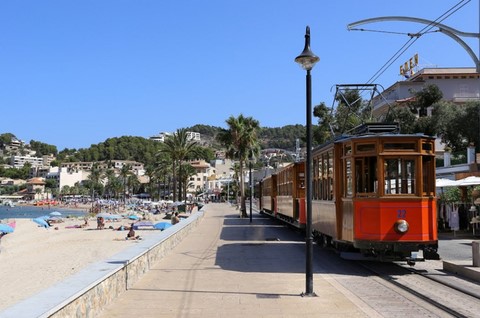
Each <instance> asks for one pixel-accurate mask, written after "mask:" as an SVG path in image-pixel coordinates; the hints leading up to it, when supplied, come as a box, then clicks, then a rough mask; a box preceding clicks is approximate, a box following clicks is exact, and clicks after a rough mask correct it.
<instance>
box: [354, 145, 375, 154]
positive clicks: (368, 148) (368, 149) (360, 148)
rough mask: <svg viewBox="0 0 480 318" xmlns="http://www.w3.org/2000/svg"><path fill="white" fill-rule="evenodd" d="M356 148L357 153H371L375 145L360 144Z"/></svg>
mask: <svg viewBox="0 0 480 318" xmlns="http://www.w3.org/2000/svg"><path fill="white" fill-rule="evenodd" d="M356 148H357V152H371V151H375V144H363V145H362V144H360V145H357V147H356Z"/></svg>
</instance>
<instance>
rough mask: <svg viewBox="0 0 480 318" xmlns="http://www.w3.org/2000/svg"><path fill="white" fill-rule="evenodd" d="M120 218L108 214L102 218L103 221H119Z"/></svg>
mask: <svg viewBox="0 0 480 318" xmlns="http://www.w3.org/2000/svg"><path fill="white" fill-rule="evenodd" d="M121 218H122V216H121V215H118V214H109V215H107V216H105V217H104V219H105V220H118V219H121Z"/></svg>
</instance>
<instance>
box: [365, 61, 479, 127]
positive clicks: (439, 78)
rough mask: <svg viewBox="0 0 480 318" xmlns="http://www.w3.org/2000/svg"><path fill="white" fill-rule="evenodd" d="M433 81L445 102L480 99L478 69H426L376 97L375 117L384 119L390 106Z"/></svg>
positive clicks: (373, 104)
mask: <svg viewBox="0 0 480 318" xmlns="http://www.w3.org/2000/svg"><path fill="white" fill-rule="evenodd" d="M430 84H434V85H436V86H437V87H438V88H439V89H440V91H441V92H442V93H443V100H445V101H449V102H453V103H457V104H461V103H465V102H468V101H476V100H480V74H479V73H477V72H476V70H475V68H424V69H421V70H420V71H418V72H417V73H415V74H413V75H412V76H411V77H410V78H408V79H406V80H404V81H399V82H396V83H395V84H393V85H392V86H390V87H389V88H387V89H386V90H385V91H383V92H382V94H381V95H377V96H375V97H374V98H373V99H372V107H373V116H374V117H375V118H380V119H382V118H384V116H385V115H386V114H387V112H388V110H389V107H390V106H394V105H395V104H397V103H399V102H402V101H408V99H409V98H411V97H412V96H413V95H414V93H415V92H419V91H421V90H422V89H423V88H424V86H425V85H430Z"/></svg>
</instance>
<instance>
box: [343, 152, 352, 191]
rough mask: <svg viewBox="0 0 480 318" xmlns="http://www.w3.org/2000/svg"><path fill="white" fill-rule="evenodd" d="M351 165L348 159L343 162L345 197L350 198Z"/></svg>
mask: <svg viewBox="0 0 480 318" xmlns="http://www.w3.org/2000/svg"><path fill="white" fill-rule="evenodd" d="M352 187H353V185H352V163H351V161H350V159H346V160H345V196H346V197H351V196H352V191H353V189H352Z"/></svg>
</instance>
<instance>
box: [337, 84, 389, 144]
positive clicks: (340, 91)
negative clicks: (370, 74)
mask: <svg viewBox="0 0 480 318" xmlns="http://www.w3.org/2000/svg"><path fill="white" fill-rule="evenodd" d="M334 86H335V95H334V97H333V102H332V106H331V108H330V113H331V114H332V115H333V113H334V111H335V102H336V101H337V98H338V99H341V101H343V102H344V103H345V105H346V106H347V108H348V112H349V113H350V112H351V109H352V108H353V105H354V104H355V103H356V102H358V101H359V100H358V99H357V100H355V101H353V102H351V103H350V102H349V101H348V100H347V98H346V96H345V92H346V91H349V90H352V91H359V92H360V91H367V92H369V94H370V99H369V100H368V102H367V104H366V105H365V107H366V109H369V110H370V117H372V112H373V107H372V101H373V98H374V97H375V93H377V96H381V98H382V99H383V100H384V101H385V102H386V103H387V105H388V106H389V110H390V108H391V105H390V103H389V102H388V101H387V100H386V99H385V97H383V94H382V92H381V91H380V90H379V89H378V88H379V87H380V88H381V90H382V91H385V89H384V88H383V86H382V85H380V84H337V85H334ZM332 90H333V86H332V88H330V91H332ZM345 121H346V119H345ZM329 126H330V134H331V136H332V138H334V136H335V132H334V129H333V126H332V124H331V123H330V125H329ZM344 126H345V122H344V123H343V127H344ZM342 133H344V132H342Z"/></svg>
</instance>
